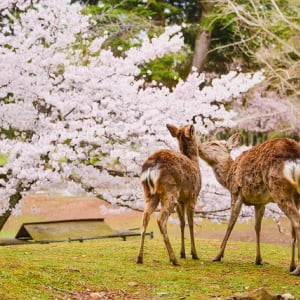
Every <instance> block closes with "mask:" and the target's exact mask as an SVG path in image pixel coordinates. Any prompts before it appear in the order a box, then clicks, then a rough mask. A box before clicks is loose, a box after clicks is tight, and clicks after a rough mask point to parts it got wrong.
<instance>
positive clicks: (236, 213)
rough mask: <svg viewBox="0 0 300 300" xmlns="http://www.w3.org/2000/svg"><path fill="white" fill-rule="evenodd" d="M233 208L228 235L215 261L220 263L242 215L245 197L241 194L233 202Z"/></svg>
mask: <svg viewBox="0 0 300 300" xmlns="http://www.w3.org/2000/svg"><path fill="white" fill-rule="evenodd" d="M232 203H233V204H232V207H231V215H230V219H229V223H228V226H227V230H226V234H225V236H224V238H223V241H222V244H221V247H220V250H219V252H218V254H217V256H216V257H215V259H214V260H213V261H220V260H221V259H222V257H223V256H224V251H225V247H226V244H227V241H228V239H229V236H230V234H231V231H232V229H233V227H234V225H235V223H236V220H237V218H238V216H239V214H240V211H241V208H242V205H243V196H241V195H240V194H239V195H238V197H237V199H236V201H234V200H233V201H232Z"/></svg>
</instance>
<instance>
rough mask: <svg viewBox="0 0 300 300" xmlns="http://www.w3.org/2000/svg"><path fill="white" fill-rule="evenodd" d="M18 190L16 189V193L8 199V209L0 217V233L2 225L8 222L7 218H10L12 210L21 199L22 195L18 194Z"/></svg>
mask: <svg viewBox="0 0 300 300" xmlns="http://www.w3.org/2000/svg"><path fill="white" fill-rule="evenodd" d="M20 190H21V189H20ZM20 190H19V189H17V192H16V193H15V194H14V195H12V196H11V197H10V199H9V209H8V210H7V211H6V212H5V213H4V214H3V215H2V216H0V231H1V230H2V228H3V226H4V224H5V223H6V221H7V220H8V218H9V217H10V215H11V211H12V209H13V208H14V207H15V206H16V205H17V204H18V203H19V201H20V200H21V199H22V195H21V193H20Z"/></svg>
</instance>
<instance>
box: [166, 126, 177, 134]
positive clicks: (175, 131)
mask: <svg viewBox="0 0 300 300" xmlns="http://www.w3.org/2000/svg"><path fill="white" fill-rule="evenodd" d="M166 126H167V128H168V129H169V131H170V133H171V135H172V137H177V136H178V128H177V127H176V126H174V125H171V124H167V125H166Z"/></svg>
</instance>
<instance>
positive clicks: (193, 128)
mask: <svg viewBox="0 0 300 300" xmlns="http://www.w3.org/2000/svg"><path fill="white" fill-rule="evenodd" d="M194 134H195V127H194V125H191V126H190V137H192V136H193V135H194Z"/></svg>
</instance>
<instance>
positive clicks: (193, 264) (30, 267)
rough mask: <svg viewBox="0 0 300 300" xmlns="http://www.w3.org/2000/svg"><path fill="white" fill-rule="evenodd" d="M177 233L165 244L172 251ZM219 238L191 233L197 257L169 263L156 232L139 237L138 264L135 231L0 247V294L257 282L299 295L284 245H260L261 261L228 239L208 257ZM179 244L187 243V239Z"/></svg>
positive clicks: (181, 291) (159, 293) (197, 289)
mask: <svg viewBox="0 0 300 300" xmlns="http://www.w3.org/2000/svg"><path fill="white" fill-rule="evenodd" d="M179 244H180V243H179V239H178V238H172V245H173V246H174V250H175V251H176V253H179V246H180V245H179ZM219 245H220V242H219V241H216V240H204V239H197V250H198V254H199V257H200V260H199V261H195V260H192V259H191V258H190V256H188V257H187V259H181V260H180V262H181V266H179V267H174V266H172V265H170V264H169V261H168V256H167V251H166V249H165V247H164V244H163V241H162V239H161V237H160V236H159V235H156V236H155V237H154V239H152V240H151V239H150V238H149V237H147V239H146V243H145V255H144V264H143V265H138V264H136V262H135V260H136V256H137V252H138V247H139V238H138V237H137V238H129V239H127V241H122V240H119V239H106V240H94V241H87V242H83V243H77V242H72V243H55V244H45V245H40V244H35V245H18V246H5V247H1V248H0V251H1V259H0V299H6V300H10V299H13V300H24V299H25V300H27V299H41V300H42V299H88V296H86V298H84V297H83V295H89V294H90V293H92V292H101V291H112V292H114V297H113V298H105V299H211V298H212V297H213V296H219V297H222V298H223V299H226V298H228V297H230V296H232V295H236V294H244V293H247V291H252V290H255V289H257V288H260V287H265V288H266V289H267V290H268V291H269V292H271V293H273V294H284V293H291V294H292V295H294V296H295V297H296V299H297V298H300V288H299V287H300V278H299V277H294V276H290V275H289V272H288V267H289V259H290V249H289V248H287V247H279V246H274V245H268V244H263V245H262V253H263V258H264V259H265V261H266V263H265V264H264V265H262V266H256V265H254V263H253V262H254V258H255V244H253V243H242V242H229V244H228V247H227V250H226V252H225V257H224V259H223V261H222V262H212V261H211V260H212V258H213V257H214V256H215V254H216V252H217V250H218V247H219ZM187 246H189V243H188V240H187Z"/></svg>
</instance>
